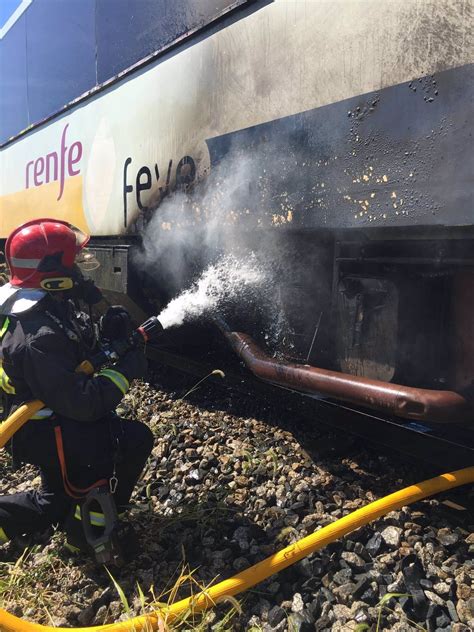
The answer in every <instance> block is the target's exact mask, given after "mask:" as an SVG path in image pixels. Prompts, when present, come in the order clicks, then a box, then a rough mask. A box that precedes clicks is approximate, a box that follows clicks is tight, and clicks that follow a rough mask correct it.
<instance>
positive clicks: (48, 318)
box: [1, 295, 128, 422]
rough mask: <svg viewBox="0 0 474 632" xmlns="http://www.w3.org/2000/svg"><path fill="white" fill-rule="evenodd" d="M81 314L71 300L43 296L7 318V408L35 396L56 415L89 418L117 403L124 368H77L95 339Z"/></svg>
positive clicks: (125, 382) (124, 382)
mask: <svg viewBox="0 0 474 632" xmlns="http://www.w3.org/2000/svg"><path fill="white" fill-rule="evenodd" d="M83 316H84V315H81V314H80V313H77V312H76V311H75V310H74V306H73V304H72V303H71V302H70V301H57V300H54V299H52V298H51V297H50V296H48V295H47V296H45V297H44V298H43V299H42V300H41V301H40V302H39V303H37V305H35V306H34V307H33V308H32V309H30V310H28V311H26V312H23V313H21V314H16V315H10V316H9V317H8V319H9V322H8V327H7V329H6V331H5V333H4V334H3V338H2V341H1V342H2V354H3V370H4V371H5V374H6V375H7V376H8V379H9V382H10V385H11V387H13V388H12V389H10V390H13V389H14V391H15V392H14V394H13V393H12V394H10V395H9V396H8V404H9V406H8V407H9V408H10V409H11V407H12V406H13V407H16V406H18V405H20V404H22V403H24V402H27V401H30V400H32V399H40V400H41V401H43V402H44V403H45V406H46V407H48V408H50V409H51V410H52V411H54V413H56V414H57V415H59V416H61V417H66V418H69V419H74V420H77V421H81V422H93V421H96V420H98V419H100V418H101V417H103V416H104V415H106V414H107V413H109V412H110V411H111V410H113V409H114V408H115V407H116V406H117V404H118V403H119V402H120V400H121V399H122V397H123V395H124V392H125V390H126V387H125V386H124V385H126V386H128V380H127V378H126V376H125V375H124V374H123V373H121V372H118V371H115V370H114V371H113V372H112V373H110V371H109V372H107V371H106V372H105V373H106V374H105V375H100V374H99V375H96V376H94V377H90V376H86V375H84V374H82V373H76V367H77V366H78V365H79V364H80V362H81V361H82V360H84V359H85V358H86V357H87V356H88V355H90V353H91V351H92V345H93V340H94V338H93V335H92V330H91V327H90V325H89V323H88V322H87V320H86V319H85V318H84V317H83ZM115 368H116V367H114V369H115ZM110 376H112V378H114V376H115V379H114V380H113V379H111V377H110ZM121 378H122V379H121ZM117 384H119V386H118V385H117Z"/></svg>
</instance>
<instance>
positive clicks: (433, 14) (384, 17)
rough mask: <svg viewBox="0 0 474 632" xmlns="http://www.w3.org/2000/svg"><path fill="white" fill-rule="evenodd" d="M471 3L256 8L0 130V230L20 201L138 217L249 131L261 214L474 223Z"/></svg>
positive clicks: (124, 225)
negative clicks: (185, 174) (261, 190)
mask: <svg viewBox="0 0 474 632" xmlns="http://www.w3.org/2000/svg"><path fill="white" fill-rule="evenodd" d="M471 9H472V3H471V2H462V1H460V2H453V1H449V2H443V3H431V2H421V3H420V2H415V1H413V2H393V3H389V4H383V3H379V2H376V1H363V2H362V1H361V2H330V3H329V2H297V3H292V2H277V3H271V4H268V5H266V6H263V7H262V8H261V9H260V10H257V11H256V12H253V13H251V14H250V15H247V16H245V17H244V18H242V19H240V20H237V21H234V22H232V23H231V24H229V25H228V26H226V27H225V28H219V29H218V30H217V31H216V32H214V33H211V34H210V35H209V36H207V37H204V38H202V39H201V40H200V41H197V42H196V43H194V44H192V45H190V46H188V47H187V48H185V49H184V50H181V51H179V52H173V53H169V54H168V55H165V57H164V58H160V59H158V60H157V61H156V62H154V63H153V64H152V65H151V66H146V67H144V68H143V69H142V70H139V71H137V72H135V73H133V74H131V75H129V76H127V77H126V78H124V79H123V80H122V81H121V82H118V83H116V84H115V85H113V86H111V87H110V88H107V89H106V90H104V91H101V92H98V93H97V94H96V95H92V96H91V97H90V98H89V99H86V100H84V101H82V102H80V103H78V104H77V105H76V106H75V107H74V108H73V109H71V110H70V111H68V112H67V113H65V114H64V115H62V116H59V117H57V118H55V119H53V120H52V121H51V122H49V123H46V124H44V125H43V126H40V127H39V128H38V129H36V130H32V131H31V132H30V133H28V134H27V135H26V136H24V137H20V138H19V139H18V140H16V141H14V142H13V143H11V144H7V145H6V146H5V147H4V148H3V150H2V152H1V157H0V160H1V195H2V197H1V200H2V211H1V215H0V233H1V234H2V235H3V236H5V235H6V234H8V232H9V230H11V228H12V227H13V226H14V225H15V224H16V223H17V222H18V221H21V220H22V214H23V218H24V219H26V218H29V217H31V216H32V215H37V216H41V215H44V214H53V215H56V216H63V217H65V218H69V219H71V220H72V221H74V222H75V223H77V224H79V225H80V226H81V227H83V228H87V229H88V230H89V231H90V232H91V233H92V234H94V235H97V236H100V235H110V234H121V233H124V232H126V231H130V230H131V229H132V230H133V222H134V220H135V219H136V218H137V215H139V213H140V212H141V211H142V210H143V209H144V208H148V207H150V206H156V205H157V204H158V203H159V201H160V198H161V196H162V194H163V192H164V191H167V190H168V188H169V187H173V186H174V184H175V182H176V179H178V181H179V180H180V175H181V170H182V167H183V158H184V157H185V156H189V157H190V158H191V159H192V161H193V176H194V177H195V178H200V177H202V176H203V175H204V174H206V173H208V171H209V169H210V168H211V169H212V161H213V156H210V155H209V150H208V145H209V146H210V147H211V148H214V149H215V148H218V149H219V153H220V157H222V149H223V147H229V146H230V145H232V148H233V149H234V150H235V156H234V157H233V159H234V160H241V159H242V151H243V152H245V149H246V144H247V143H250V147H251V150H252V153H253V154H254V156H257V159H256V160H255V163H256V164H258V165H259V168H260V169H261V171H262V174H263V171H264V170H265V172H266V173H267V174H270V177H271V181H269V182H268V186H267V184H266V185H265V186H266V188H267V189H268V188H270V189H271V191H270V197H271V198H272V200H271V202H269V200H268V196H267V198H265V197H264V198H263V199H262V198H258V197H257V199H256V200H255V204H254V208H252V209H251V214H252V215H254V216H256V215H259V217H260V219H261V222H262V223H263V225H273V224H275V223H276V224H280V223H291V221H289V220H294V225H295V226H297V227H298V226H305V227H319V226H326V227H330V228H351V227H354V228H360V227H365V226H366V225H368V224H369V223H371V224H376V225H381V226H386V225H395V226H406V225H412V224H414V223H416V224H420V223H422V224H428V225H429V224H444V225H446V224H447V225H472V224H473V223H474V218H473V212H472V186H471V185H472V174H470V173H469V159H468V155H467V152H468V151H469V143H468V139H469V137H470V134H472V117H470V115H469V111H470V104H471V102H472V90H473V89H472V85H473V82H472V65H470V64H471V63H472V61H473V58H472V57H473V52H472V45H471V44H472V42H471V39H470V38H471V37H472V36H471V35H470V32H469V30H468V29H466V24H467V23H468V22H469V13H470V10H471ZM242 130H245V131H242ZM227 134H232V136H230V137H228V136H226V135H227ZM222 137H224V138H222ZM219 139H220V140H219ZM239 143H240V144H241V145H242V146H241V147H240V148H239ZM239 149H240V150H242V151H239ZM211 153H213V152H212V151H211ZM214 154H215V155H216V151H214ZM248 154H249V152H247V155H248ZM231 168H232V165H231V164H230V163H229V169H231ZM262 174H259V175H262ZM267 177H268V176H267ZM275 183H276V184H275ZM275 187H276V188H275ZM289 187H290V188H291V190H290V193H289V195H288V196H287V198H288V199H285V196H284V195H282V194H283V193H284V192H285V190H286V191H288V189H289ZM274 189H275V191H274ZM300 191H303V194H302V195H301V196H300V195H299V193H300ZM379 192H380V193H379ZM273 193H274V194H273ZM374 193H375V194H376V195H374V196H373V197H372V198H371V197H370V196H371V195H372V194H374ZM394 194H395V195H396V197H391V196H393V195H394ZM275 200H278V203H277V204H276V205H275ZM403 205H405V207H404V208H403ZM397 209H398V212H397Z"/></svg>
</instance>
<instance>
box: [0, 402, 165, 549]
mask: <svg viewBox="0 0 474 632" xmlns="http://www.w3.org/2000/svg"><path fill="white" fill-rule="evenodd" d="M58 424H59V425H60V427H61V431H62V436H63V443H64V454H65V457H66V466H67V473H68V478H69V481H70V482H71V483H72V484H73V485H74V486H75V487H80V488H86V487H88V486H90V485H92V484H93V483H95V482H96V481H98V480H100V479H102V478H106V479H109V478H110V477H111V476H112V474H113V472H114V469H115V475H116V477H117V479H118V485H117V489H116V491H115V494H114V498H115V503H116V505H117V509H118V511H119V512H120V511H122V510H123V509H124V508H125V507H126V505H127V503H128V502H129V499H130V496H131V494H132V491H133V488H134V487H135V484H136V482H137V480H138V478H139V477H140V474H141V472H142V470H143V467H144V465H145V462H146V460H147V458H148V456H149V455H150V452H151V450H152V447H153V435H152V433H151V431H150V429H149V428H148V427H147V426H146V425H145V424H142V423H140V422H138V421H132V420H128V419H121V418H120V417H118V416H116V415H115V414H112V413H111V414H109V415H107V416H106V417H103V418H102V419H99V420H98V421H95V422H79V421H75V420H72V419H64V418H59V417H55V418H51V419H46V420H31V421H29V422H28V423H27V424H26V425H25V426H23V428H21V429H20V430H19V431H18V432H17V433H16V435H14V437H13V439H12V442H11V445H10V451H11V452H12V454H13V458H14V460H16V461H21V462H22V463H31V464H33V465H37V466H38V467H39V469H40V474H41V487H40V489H38V490H31V491H27V492H21V493H17V494H10V495H5V496H0V527H2V528H3V530H4V531H5V533H6V535H7V536H8V537H10V538H13V537H15V536H16V535H22V534H32V533H38V532H42V531H45V530H46V529H47V528H48V527H49V526H51V525H54V524H59V526H60V527H61V526H62V525H63V524H64V522H65V520H66V518H67V517H68V515H69V514H70V512H71V509H72V508H73V507H74V506H75V505H76V504H77V502H78V501H77V500H76V499H74V498H71V497H70V496H68V495H67V494H66V492H65V491H64V486H63V480H62V474H61V468H60V465H59V459H58V454H57V448H56V441H55V436H54V427H55V426H56V425H58ZM1 491H3V490H1Z"/></svg>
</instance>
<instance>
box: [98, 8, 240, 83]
mask: <svg viewBox="0 0 474 632" xmlns="http://www.w3.org/2000/svg"><path fill="white" fill-rule="evenodd" d="M245 1H246V0H241V1H240V2H235V0H199V2H189V0H174V1H173V2H169V0H141V1H140V2H130V0H98V2H97V33H98V38H97V44H98V62H97V75H98V80H99V83H102V82H103V81H106V80H107V79H109V78H110V77H113V76H114V75H116V74H117V73H119V72H120V71H122V70H125V69H126V68H129V67H130V66H131V65H133V64H135V63H136V62H138V61H140V59H143V58H144V57H147V56H148V55H151V54H152V53H153V52H155V51H159V50H161V49H163V48H165V47H167V46H169V45H170V44H171V43H172V42H174V41H176V40H178V39H180V38H182V37H183V36H185V35H186V34H188V33H189V32H190V31H195V30H197V29H199V28H202V27H203V26H205V25H206V24H208V23H209V22H211V21H212V20H214V19H215V18H216V17H218V16H219V15H222V14H223V13H224V12H225V11H226V10H228V9H229V8H233V7H235V6H236V5H237V4H244V3H245Z"/></svg>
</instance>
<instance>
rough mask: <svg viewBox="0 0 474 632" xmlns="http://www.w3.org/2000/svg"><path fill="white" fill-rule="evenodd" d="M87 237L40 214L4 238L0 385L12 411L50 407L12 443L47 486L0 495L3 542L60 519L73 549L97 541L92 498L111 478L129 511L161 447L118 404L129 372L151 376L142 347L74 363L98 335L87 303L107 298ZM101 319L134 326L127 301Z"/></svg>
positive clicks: (116, 333) (121, 330)
mask: <svg viewBox="0 0 474 632" xmlns="http://www.w3.org/2000/svg"><path fill="white" fill-rule="evenodd" d="M88 240H89V237H88V236H87V235H86V234H84V233H83V232H82V231H80V230H79V229H77V228H75V227H74V226H72V225H70V224H68V223H66V222H63V221H59V220H54V219H38V220H33V221H30V222H28V223H26V224H23V225H22V226H20V227H19V228H17V229H16V230H14V231H13V232H12V233H11V235H10V236H9V238H8V240H7V242H6V246H5V258H6V261H7V264H8V267H9V273H10V277H9V279H10V280H9V283H7V284H5V285H4V286H2V287H1V288H0V315H1V316H0V327H1V329H0V338H1V349H2V364H1V368H0V386H1V388H2V389H3V391H4V393H5V395H6V398H7V399H6V403H7V408H6V411H7V413H11V412H13V411H14V410H15V408H17V407H18V406H19V405H20V404H22V403H24V402H27V401H30V400H34V399H39V400H41V401H42V402H44V404H45V406H44V408H42V409H41V410H40V411H39V412H38V413H37V414H36V415H34V417H32V418H31V419H30V421H28V422H27V423H26V424H25V425H24V426H23V427H22V428H21V429H20V430H19V431H18V432H17V433H16V434H15V435H14V436H13V438H12V439H11V441H10V443H9V445H8V446H7V447H8V450H9V451H10V453H11V454H12V457H13V461H14V463H15V462H16V463H20V462H21V463H30V464H33V465H36V466H38V468H39V471H40V475H41V487H40V489H38V490H30V491H27V492H22V493H16V494H11V495H3V496H0V544H1V543H4V542H6V541H8V540H11V539H17V540H20V541H24V540H25V536H30V540H31V537H33V538H34V537H35V536H36V535H37V534H40V533H44V532H48V530H49V529H50V527H51V526H52V525H59V528H62V529H63V530H64V531H65V532H66V538H67V542H68V545H69V547H70V548H73V549H74V550H77V549H79V550H81V551H87V550H90V549H89V547H88V544H87V542H86V539H85V537H84V531H83V529H82V524H81V511H80V507H81V503H82V502H83V501H84V498H86V497H87V494H88V493H89V492H90V490H93V489H94V488H95V487H97V486H98V485H99V484H101V485H102V486H103V485H104V484H105V485H106V486H107V487H110V492H111V493H113V500H114V503H115V506H116V508H117V509H118V512H121V511H122V510H124V509H125V508H126V506H127V503H128V502H129V499H130V496H131V493H132V491H133V488H134V486H135V484H136V482H137V480H138V478H139V476H140V474H141V472H142V470H143V467H144V465H145V462H146V460H147V458H148V456H149V454H150V452H151V449H152V446H153V436H152V433H151V431H150V430H149V428H148V427H147V426H145V425H144V424H142V423H140V422H138V421H132V420H125V419H121V418H119V417H118V416H117V415H116V414H115V413H114V410H115V408H116V406H117V404H118V403H119V402H120V400H121V399H122V397H123V396H124V395H125V393H126V392H127V390H128V389H129V386H130V382H131V380H133V379H135V378H142V377H144V376H145V373H146V361H145V357H144V354H143V352H142V350H141V349H139V348H135V349H132V350H130V351H128V352H127V353H126V355H125V356H124V357H123V358H121V359H120V360H119V361H118V362H116V363H115V364H114V365H112V366H109V367H107V368H103V369H102V370H99V371H98V372H96V374H95V375H93V376H87V375H85V374H83V373H79V372H76V367H77V366H78V365H79V364H80V363H81V361H83V360H85V359H86V358H87V357H88V356H90V354H91V353H92V352H93V350H94V346H95V345H96V344H97V338H98V336H97V335H96V332H95V331H94V329H97V327H94V325H93V323H92V322H91V318H88V317H86V315H85V314H84V313H83V312H81V311H80V309H79V305H81V303H85V304H86V305H87V304H88V305H89V306H90V305H91V304H94V303H97V302H99V300H101V298H102V295H101V293H100V291H99V290H98V288H96V286H95V285H94V284H93V283H92V281H91V280H89V279H85V278H84V276H83V274H82V270H81V266H84V265H88V266H90V265H91V262H92V263H93V261H94V260H93V258H92V257H91V255H90V254H89V253H88V252H87V250H86V249H85V246H86V244H87V242H88ZM89 313H90V312H89ZM100 325H101V327H100V329H101V331H102V334H103V335H106V337H107V338H108V339H112V338H114V337H115V338H119V337H121V336H126V335H127V333H129V331H130V328H131V325H130V319H129V317H128V313H127V312H126V310H124V309H123V308H120V307H116V306H113V307H111V308H109V309H108V311H107V312H106V313H105V315H104V316H103V317H102V319H101V323H100ZM2 491H3V490H2ZM99 509H100V507H99ZM91 515H92V516H93V519H92V524H94V525H96V526H97V528H98V529H100V527H101V526H102V527H103V526H104V519H105V518H104V515H103V514H101V512H100V510H98V511H94V512H91ZM122 532H123V531H122Z"/></svg>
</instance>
